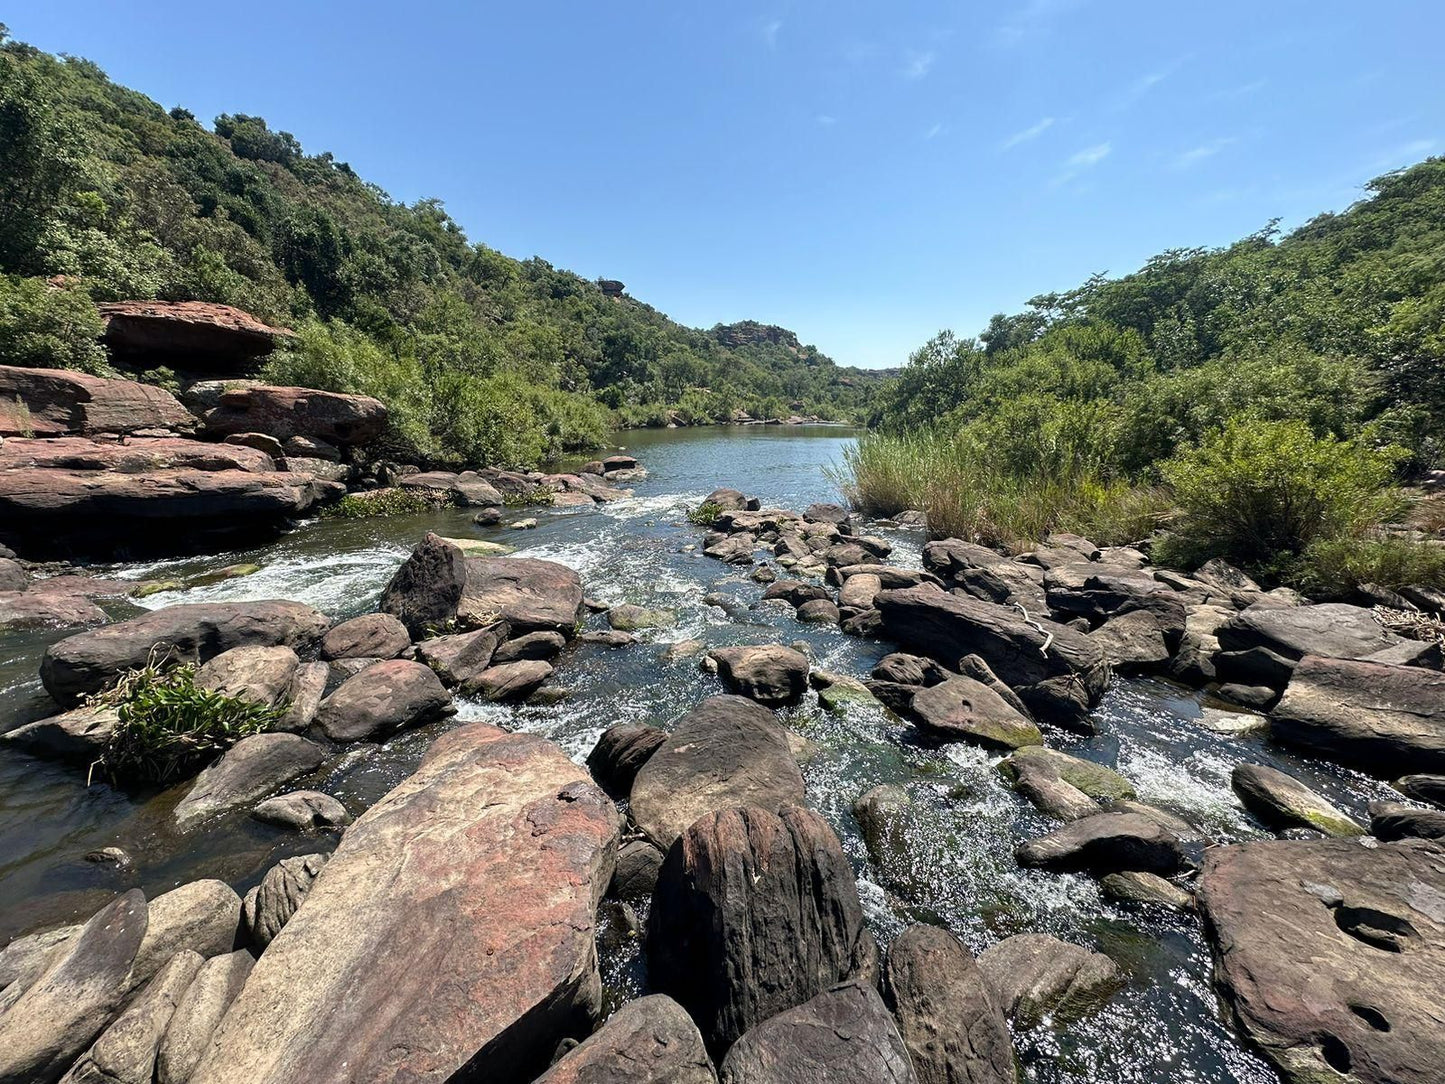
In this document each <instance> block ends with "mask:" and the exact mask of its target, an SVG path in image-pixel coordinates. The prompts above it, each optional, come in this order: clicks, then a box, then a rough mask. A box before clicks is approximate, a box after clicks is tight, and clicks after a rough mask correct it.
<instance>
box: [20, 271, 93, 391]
mask: <svg viewBox="0 0 1445 1084" xmlns="http://www.w3.org/2000/svg"><path fill="white" fill-rule="evenodd" d="M104 331H105V325H104V324H102V323H101V321H100V314H99V313H98V312H97V311H96V308H95V303H94V302H93V301H91V299H90V296H89V295H88V294H86V293H85V291H83V290H77V289H61V288H57V287H54V286H50V285H48V284H47V283H46V282H45V280H44V279H41V278H24V277H21V276H19V275H0V358H4V359H5V364H6V365H21V366H28V367H30V368H35V369H79V370H80V371H82V372H86V373H96V374H103V373H105V372H107V371H108V368H109V367H108V365H107V364H106V357H105V349H104V348H103V347H102V346H101V345H100V336H101V334H102V332H104Z"/></svg>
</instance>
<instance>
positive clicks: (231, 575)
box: [186, 564, 261, 587]
mask: <svg viewBox="0 0 1445 1084" xmlns="http://www.w3.org/2000/svg"><path fill="white" fill-rule="evenodd" d="M260 571H261V566H260V565H252V564H239V565H227V566H226V567H225V568H218V569H216V570H215V571H214V572H203V573H201V574H200V575H199V576H193V577H191V579H190V580H188V581H187V583H186V586H187V587H204V586H206V585H207V584H211V583H222V582H224V581H226V580H239V579H241V578H242V577H244V576H254V575H255V574H256V573H257V572H260Z"/></svg>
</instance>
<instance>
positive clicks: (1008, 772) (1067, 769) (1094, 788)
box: [999, 745, 1134, 802]
mask: <svg viewBox="0 0 1445 1084" xmlns="http://www.w3.org/2000/svg"><path fill="white" fill-rule="evenodd" d="M1025 760H1027V761H1030V762H1032V763H1037V764H1045V765H1047V766H1048V767H1049V768H1051V769H1053V770H1054V771H1055V772H1057V773H1058V776H1059V778H1060V779H1063V780H1064V781H1065V782H1067V783H1069V784H1070V785H1072V786H1074V787H1077V788H1078V789H1079V790H1081V791H1083V792H1084V793H1085V794H1087V795H1088V796H1089V797H1090V798H1094V799H1096V800H1098V801H1101V802H1103V801H1128V800H1129V799H1131V798H1133V797H1134V784H1132V783H1130V782H1129V780H1127V779H1125V778H1124V777H1123V776H1122V775H1120V774H1119V773H1118V772H1116V771H1115V770H1114V769H1113V768H1109V767H1106V766H1105V765H1103V764H1097V763H1095V762H1094V761H1092V760H1085V759H1084V758H1083V757H1076V756H1072V755H1070V754H1068V753H1064V752H1061V751H1059V750H1058V749H1050V748H1048V747H1047V746H1042V745H1039V746H1030V747H1028V748H1026V749H1020V750H1019V751H1018V752H1016V753H1015V754H1014V755H1013V756H1011V757H1009V758H1008V759H1007V760H1005V761H1003V762H1002V763H1001V764H1000V765H999V770H1000V771H1002V772H1003V774H1004V775H1005V776H1007V777H1009V778H1010V779H1013V778H1016V777H1017V775H1018V772H1019V770H1020V769H1021V767H1022V765H1023V763H1024V761H1025Z"/></svg>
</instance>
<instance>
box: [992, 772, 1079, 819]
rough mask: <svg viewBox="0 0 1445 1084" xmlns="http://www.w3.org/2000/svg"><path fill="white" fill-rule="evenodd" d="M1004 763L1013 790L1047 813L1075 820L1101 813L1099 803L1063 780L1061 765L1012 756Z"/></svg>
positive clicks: (1041, 811) (1057, 817)
mask: <svg viewBox="0 0 1445 1084" xmlns="http://www.w3.org/2000/svg"><path fill="white" fill-rule="evenodd" d="M1004 764H1005V765H1007V766H1008V769H1009V770H1008V771H1007V773H1006V774H1008V775H1009V777H1010V778H1012V780H1013V785H1014V789H1015V790H1016V791H1018V792H1019V793H1020V794H1021V795H1023V796H1024V797H1025V798H1027V799H1028V800H1029V801H1030V802H1032V803H1033V805H1034V808H1035V809H1037V810H1038V811H1039V812H1040V813H1042V814H1044V816H1046V817H1054V818H1055V819H1057V820H1061V821H1076V820H1082V819H1083V818H1084V817H1092V816H1093V815H1094V814H1095V813H1098V812H1100V810H1099V803H1098V802H1096V801H1094V799H1092V798H1090V797H1089V796H1088V795H1087V794H1085V793H1084V792H1083V791H1082V790H1080V789H1079V788H1078V787H1076V786H1074V785H1073V784H1072V783H1070V782H1069V781H1068V780H1067V779H1064V778H1063V776H1062V775H1060V773H1059V769H1058V766H1057V765H1055V764H1053V763H1052V762H1050V761H1048V760H1046V759H1044V758H1043V757H1010V758H1009V759H1008V760H1006V761H1004Z"/></svg>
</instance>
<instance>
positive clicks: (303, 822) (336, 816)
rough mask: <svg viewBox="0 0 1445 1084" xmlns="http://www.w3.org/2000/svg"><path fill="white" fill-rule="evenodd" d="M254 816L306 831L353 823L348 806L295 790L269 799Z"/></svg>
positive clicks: (318, 795) (258, 808)
mask: <svg viewBox="0 0 1445 1084" xmlns="http://www.w3.org/2000/svg"><path fill="white" fill-rule="evenodd" d="M251 816H253V817H255V818H256V819H257V820H258V821H261V822H262V823H264V824H274V825H276V826H277V827H279V828H291V829H293V830H295V831H297V832H304V831H308V830H312V829H316V828H340V827H342V826H343V825H347V824H350V823H351V814H350V813H348V812H346V807H345V806H344V805H342V804H341V803H340V802H338V801H337V800H336V799H335V798H333V797H331V795H329V794H323V793H322V792H321V791H319V790H293V791H291V792H290V793H289V794H278V795H276V796H275V797H274V798H267V799H266V800H265V801H264V802H261V803H260V804H258V805H257V806H256V808H255V809H253V810H251Z"/></svg>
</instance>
